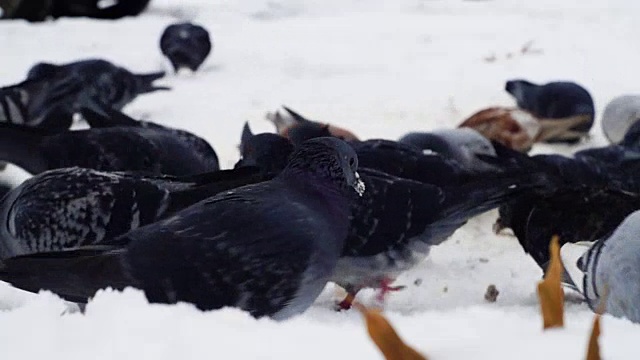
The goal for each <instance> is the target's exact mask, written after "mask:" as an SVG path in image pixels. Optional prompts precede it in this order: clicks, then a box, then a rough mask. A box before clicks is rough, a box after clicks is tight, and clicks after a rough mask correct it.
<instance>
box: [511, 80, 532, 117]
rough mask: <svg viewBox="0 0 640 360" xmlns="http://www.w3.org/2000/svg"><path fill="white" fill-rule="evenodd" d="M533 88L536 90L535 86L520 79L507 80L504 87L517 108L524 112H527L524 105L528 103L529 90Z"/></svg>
mask: <svg viewBox="0 0 640 360" xmlns="http://www.w3.org/2000/svg"><path fill="white" fill-rule="evenodd" d="M534 88H537V85H536V84H534V83H532V82H529V81H527V80H522V79H517V80H509V81H507V83H506V84H505V86H504V89H505V91H506V92H508V93H509V94H511V96H513V98H514V99H516V102H517V103H518V107H520V108H522V109H525V110H528V106H527V105H526V104H528V103H530V101H529V97H530V96H531V95H532V91H531V90H532V89H534Z"/></svg>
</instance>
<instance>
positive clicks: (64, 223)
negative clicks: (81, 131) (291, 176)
mask: <svg viewBox="0 0 640 360" xmlns="http://www.w3.org/2000/svg"><path fill="white" fill-rule="evenodd" d="M270 178H271V177H270V176H269V177H268V176H266V175H264V174H263V173H262V172H260V171H259V170H258V169H257V168H251V167H245V168H242V169H234V170H222V171H215V172H211V173H204V174H199V175H194V176H186V177H184V176H183V177H174V176H167V175H162V176H160V175H157V176H154V175H148V174H141V173H124V172H104V171H97V170H92V169H84V168H77V167H74V168H64V169H56V170H50V171H45V172H43V173H41V174H39V175H36V176H34V177H31V178H30V179H28V180H26V181H25V182H23V183H22V184H20V185H19V186H18V187H16V188H15V189H13V190H11V191H9V189H8V190H7V192H9V196H7V197H4V198H3V199H2V200H1V201H0V216H1V217H0V218H1V219H2V225H1V226H0V233H1V234H2V235H1V236H0V259H4V258H7V257H13V256H17V255H24V254H31V253H37V252H46V251H59V250H68V249H74V248H77V247H80V246H86V245H95V244H100V243H102V242H103V241H106V240H109V239H113V238H115V237H117V236H120V235H122V234H124V233H126V232H128V231H130V230H132V229H135V228H138V227H140V226H144V225H147V224H151V223H153V222H156V221H158V220H160V219H162V218H165V217H167V216H169V215H172V214H174V213H175V212H177V211H179V210H182V209H184V208H186V207H188V206H190V205H193V204H194V203H196V202H198V201H201V200H204V199H206V198H208V197H210V196H213V195H215V194H218V193H220V192H222V191H226V190H230V189H233V188H236V187H240V186H244V185H247V184H253V183H257V182H260V181H263V180H267V179H270ZM2 195H4V194H2Z"/></svg>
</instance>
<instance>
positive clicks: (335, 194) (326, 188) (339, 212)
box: [279, 170, 350, 250]
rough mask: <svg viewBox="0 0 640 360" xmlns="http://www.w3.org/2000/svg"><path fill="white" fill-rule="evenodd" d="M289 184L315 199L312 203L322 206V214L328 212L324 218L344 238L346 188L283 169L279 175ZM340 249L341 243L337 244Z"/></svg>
mask: <svg viewBox="0 0 640 360" xmlns="http://www.w3.org/2000/svg"><path fill="white" fill-rule="evenodd" d="M279 177H280V178H281V179H284V181H286V182H287V184H289V186H290V187H292V188H294V189H296V190H297V191H299V192H301V193H303V194H304V195H305V197H306V198H307V199H309V200H315V203H314V205H315V206H319V207H323V208H324V210H325V211H321V213H322V214H329V217H328V218H327V219H326V220H327V221H328V222H329V223H330V225H331V228H332V229H333V230H334V231H337V232H340V236H341V238H342V239H344V238H346V235H347V230H348V226H349V215H350V212H349V211H350V207H349V197H348V194H346V190H345V189H342V188H341V187H340V186H339V185H338V184H337V183H336V182H333V181H331V180H329V179H323V178H322V177H320V176H318V175H316V174H312V173H307V172H302V171H290V170H288V171H284V172H282V173H281V174H280V176H279ZM339 247H340V250H341V249H342V243H341V244H339Z"/></svg>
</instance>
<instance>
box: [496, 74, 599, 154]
mask: <svg viewBox="0 0 640 360" xmlns="http://www.w3.org/2000/svg"><path fill="white" fill-rule="evenodd" d="M505 90H506V91H507V92H508V93H509V94H511V96H513V97H514V99H515V100H516V102H517V104H518V107H519V108H521V109H523V110H526V111H529V112H531V113H532V114H533V115H534V116H535V117H537V118H546V119H566V118H570V117H574V116H579V115H589V121H587V122H585V123H581V124H580V125H576V126H574V127H572V128H571V130H573V131H572V132H570V131H567V132H563V133H562V134H561V135H559V136H557V137H553V138H549V139H546V142H549V143H554V142H564V143H575V142H577V141H579V140H580V139H581V138H583V137H584V136H586V135H587V134H588V133H589V130H590V129H591V127H592V126H593V120H594V116H595V106H594V103H593V98H592V97H591V94H589V92H588V91H587V90H586V89H585V88H584V87H582V86H580V85H578V84H576V83H574V82H564V81H557V82H550V83H546V84H543V85H538V84H534V83H532V82H529V81H526V80H522V79H518V80H510V81H507V83H506V85H505Z"/></svg>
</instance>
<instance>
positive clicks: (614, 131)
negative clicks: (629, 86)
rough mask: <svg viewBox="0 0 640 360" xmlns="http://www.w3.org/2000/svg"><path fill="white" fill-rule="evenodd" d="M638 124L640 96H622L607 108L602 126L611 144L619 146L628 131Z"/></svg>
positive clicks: (612, 101)
mask: <svg viewBox="0 0 640 360" xmlns="http://www.w3.org/2000/svg"><path fill="white" fill-rule="evenodd" d="M638 122H640V95H622V96H618V97H616V98H614V99H613V100H611V101H610V102H609V103H608V104H607V106H605V108H604V112H603V113H602V121H601V122H600V125H601V126H602V132H604V135H605V136H606V137H607V139H608V140H609V142H610V143H612V144H619V143H621V142H622V141H623V139H624V137H625V134H627V132H628V130H629V129H630V128H631V127H632V126H633V125H634V124H637V123H638Z"/></svg>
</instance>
